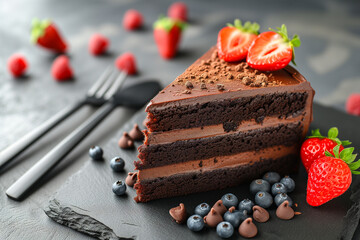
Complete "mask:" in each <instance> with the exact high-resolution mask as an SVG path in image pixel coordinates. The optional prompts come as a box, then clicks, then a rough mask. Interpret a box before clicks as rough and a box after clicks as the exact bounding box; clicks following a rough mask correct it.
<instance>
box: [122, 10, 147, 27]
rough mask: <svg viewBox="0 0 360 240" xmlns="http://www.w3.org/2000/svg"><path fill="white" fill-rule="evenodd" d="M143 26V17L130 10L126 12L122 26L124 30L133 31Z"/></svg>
mask: <svg viewBox="0 0 360 240" xmlns="http://www.w3.org/2000/svg"><path fill="white" fill-rule="evenodd" d="M142 24H143V16H142V14H141V13H140V12H138V11H136V10H134V9H130V10H127V11H126V13H125V15H124V18H123V26H124V28H125V29H126V30H129V31H131V30H135V29H138V28H139V27H141V26H142Z"/></svg>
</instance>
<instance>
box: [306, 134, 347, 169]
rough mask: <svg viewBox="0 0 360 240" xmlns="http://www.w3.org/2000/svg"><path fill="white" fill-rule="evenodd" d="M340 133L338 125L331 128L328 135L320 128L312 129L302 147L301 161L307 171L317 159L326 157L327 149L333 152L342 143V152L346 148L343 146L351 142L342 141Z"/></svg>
mask: <svg viewBox="0 0 360 240" xmlns="http://www.w3.org/2000/svg"><path fill="white" fill-rule="evenodd" d="M338 134H339V131H338V129H337V128H336V127H333V128H330V130H329V132H328V136H327V137H324V136H322V135H321V133H320V131H319V129H316V130H313V131H311V136H309V137H308V138H309V139H307V140H305V141H304V143H303V144H302V145H301V149H300V157H301V161H302V163H303V165H304V167H305V169H306V171H307V172H308V171H309V169H310V167H311V165H312V164H313V162H314V161H315V160H316V159H319V158H322V157H325V151H328V152H330V153H333V152H332V151H333V148H334V147H335V146H336V145H340V148H339V151H340V152H341V151H342V150H343V149H344V147H343V146H346V145H349V144H351V143H350V142H349V141H340V140H339V139H338V138H337V136H338Z"/></svg>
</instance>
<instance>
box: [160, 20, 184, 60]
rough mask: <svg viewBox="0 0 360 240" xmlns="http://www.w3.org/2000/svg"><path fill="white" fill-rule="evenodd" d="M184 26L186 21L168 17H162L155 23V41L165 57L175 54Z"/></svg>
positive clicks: (168, 57) (171, 56)
mask: <svg viewBox="0 0 360 240" xmlns="http://www.w3.org/2000/svg"><path fill="white" fill-rule="evenodd" d="M184 27H185V23H184V22H181V21H178V20H174V19H171V18H167V17H161V18H159V19H158V20H157V21H156V22H155V23H154V38H155V42H156V44H157V47H158V49H159V53H160V55H161V56H162V57H163V58H165V59H170V58H173V57H174V56H175V54H176V51H177V48H178V45H179V42H180V38H181V32H182V30H183V29H184Z"/></svg>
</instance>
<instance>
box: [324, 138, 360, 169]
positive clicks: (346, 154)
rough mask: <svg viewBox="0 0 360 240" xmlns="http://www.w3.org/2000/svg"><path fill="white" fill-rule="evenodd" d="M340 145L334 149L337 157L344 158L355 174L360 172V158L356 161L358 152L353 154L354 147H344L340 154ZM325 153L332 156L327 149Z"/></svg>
mask: <svg viewBox="0 0 360 240" xmlns="http://www.w3.org/2000/svg"><path fill="white" fill-rule="evenodd" d="M339 149H340V145H336V146H335V147H334V149H333V152H334V155H335V157H336V158H339V159H341V160H343V161H344V162H345V163H346V164H347V165H348V166H349V168H350V170H351V172H352V173H353V174H360V172H359V171H356V170H358V169H359V168H360V160H359V161H355V159H356V156H357V154H353V152H354V148H353V147H350V148H344V149H343V150H342V151H341V153H340V154H339ZM325 155H326V156H328V157H331V153H329V152H328V151H325Z"/></svg>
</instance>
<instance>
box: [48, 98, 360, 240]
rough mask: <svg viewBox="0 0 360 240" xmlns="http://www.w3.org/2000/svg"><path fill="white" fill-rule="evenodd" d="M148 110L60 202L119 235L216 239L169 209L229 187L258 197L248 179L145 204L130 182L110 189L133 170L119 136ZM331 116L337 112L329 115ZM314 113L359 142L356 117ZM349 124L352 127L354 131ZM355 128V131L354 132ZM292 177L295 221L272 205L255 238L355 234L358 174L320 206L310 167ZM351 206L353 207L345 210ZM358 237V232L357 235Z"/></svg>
mask: <svg viewBox="0 0 360 240" xmlns="http://www.w3.org/2000/svg"><path fill="white" fill-rule="evenodd" d="M145 116H146V115H145V113H144V112H140V113H139V114H137V115H135V116H134V118H133V119H132V120H130V121H129V122H128V123H127V124H126V125H124V127H123V129H122V130H120V131H119V132H118V133H117V134H116V137H114V138H113V139H112V140H111V141H110V142H109V144H107V145H106V146H105V148H104V149H105V155H106V157H105V161H104V162H94V161H92V162H91V161H89V162H88V164H87V165H86V166H84V167H83V168H82V169H81V170H80V171H79V172H78V173H76V174H75V175H74V176H72V177H71V179H70V180H69V181H68V182H67V183H66V184H65V185H64V186H63V187H62V188H61V189H60V190H59V192H58V194H56V195H55V196H54V198H55V199H56V201H58V202H59V203H60V206H62V205H63V206H68V207H69V206H70V208H71V209H73V210H74V211H75V212H77V213H79V214H85V215H88V216H90V217H93V218H95V219H97V220H98V221H100V222H102V223H103V224H105V225H107V226H108V227H109V228H111V229H113V231H114V232H115V234H116V235H117V236H119V237H131V236H134V235H135V236H137V239H197V238H199V239H218V237H217V235H216V233H215V230H214V229H206V230H204V231H202V232H201V233H193V232H191V231H190V230H188V229H187V228H186V226H184V225H181V226H179V225H178V224H176V223H175V222H173V221H171V217H170V215H169V213H168V211H169V209H170V208H172V207H174V206H177V205H178V204H179V203H180V202H182V203H184V204H185V206H186V208H187V210H188V213H190V214H192V213H193V209H194V208H195V206H196V205H198V204H200V203H201V202H204V201H205V202H208V203H209V204H210V205H212V204H214V203H215V202H216V201H217V200H218V199H220V198H221V196H222V195H223V194H225V193H227V192H232V193H234V194H235V195H237V197H238V198H239V199H240V200H241V199H244V198H250V199H252V200H254V199H253V197H252V196H251V195H250V193H249V184H242V185H240V186H238V187H234V188H229V189H224V190H219V191H211V192H206V193H198V194H192V195H189V196H184V197H176V198H169V199H160V200H155V201H151V202H148V203H145V204H144V203H136V202H135V201H134V200H133V198H134V197H135V191H134V189H132V188H130V189H128V190H127V195H126V196H125V197H117V196H115V195H114V194H113V193H112V191H111V186H112V183H113V182H115V181H116V180H118V179H124V178H125V177H126V175H127V172H128V171H132V170H133V168H134V166H133V161H134V160H135V159H136V156H137V150H136V149H134V150H121V149H119V148H118V146H117V140H118V138H119V137H120V136H121V133H122V131H129V130H130V129H131V127H132V125H133V124H134V123H137V124H141V122H142V121H143V119H144V118H145ZM330 116H337V117H335V118H333V119H332V120H328V121H326V119H329V117H330ZM314 119H315V120H314V122H313V125H312V128H314V127H316V128H320V130H322V132H326V131H327V130H328V128H329V127H330V126H334V125H336V126H338V127H339V130H340V133H341V137H343V138H350V136H352V138H351V139H352V141H353V144H354V145H355V146H356V145H359V144H360V129H357V130H351V129H353V126H355V125H356V122H357V121H356V120H357V118H356V117H352V116H347V115H345V114H343V113H340V112H338V111H335V110H333V109H328V108H324V107H320V106H319V105H315V107H314ZM349 130H350V131H352V132H351V133H350V134H349ZM354 134H356V136H357V137H354V136H353V135H354ZM137 145H139V144H137ZM114 156H120V157H122V158H124V160H125V162H126V165H125V172H123V173H120V174H119V173H115V172H113V171H112V170H111V168H110V165H109V161H110V159H111V158H112V157H114ZM292 177H294V178H295V181H296V189H295V191H294V192H292V193H291V194H290V197H291V198H292V199H293V200H294V202H296V203H298V205H299V207H298V208H297V209H296V210H297V211H300V212H301V213H302V214H301V215H299V216H296V217H295V218H294V219H293V220H291V221H283V220H280V219H278V218H277V217H276V216H275V210H276V209H274V208H273V209H271V210H270V215H271V219H270V221H269V222H268V223H262V224H260V223H257V224H256V225H257V226H258V228H259V235H258V236H257V237H256V238H255V239H299V240H300V239H339V238H341V239H347V240H350V239H352V236H353V234H354V232H355V230H356V227H357V225H358V222H359V216H360V212H359V208H358V204H359V203H360V198H359V196H358V195H359V194H358V186H359V180H360V179H359V178H358V177H354V180H353V185H352V190H351V191H347V192H346V193H345V194H344V195H342V196H341V197H339V198H336V199H334V200H332V201H330V202H329V203H327V204H325V205H323V206H321V207H317V208H313V207H311V206H309V205H307V203H306V201H305V199H306V197H305V196H306V172H305V170H304V168H303V167H301V169H300V171H299V173H298V174H296V175H293V176H292ZM351 192H354V194H353V195H352V200H353V201H354V202H355V204H354V205H353V207H352V204H353V202H352V201H351V200H350V195H351ZM51 205H52V204H51ZM71 206H72V207H71ZM350 208H351V210H350V211H349V212H348V213H347V211H348V210H349V209H350ZM60 213H61V211H60ZM346 214H347V215H346ZM345 215H346V217H345V218H344V216H345ZM65 223H66V221H65ZM320 223H321V224H320ZM80 226H81V225H80ZM85 226H86V224H85ZM125 226H126V227H125ZM83 227H84V226H83ZM75 229H77V228H75ZM235 236H236V237H235ZM235 236H234V237H233V238H232V239H238V238H239V235H238V234H236V235H235ZM354 239H357V238H356V237H354Z"/></svg>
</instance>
